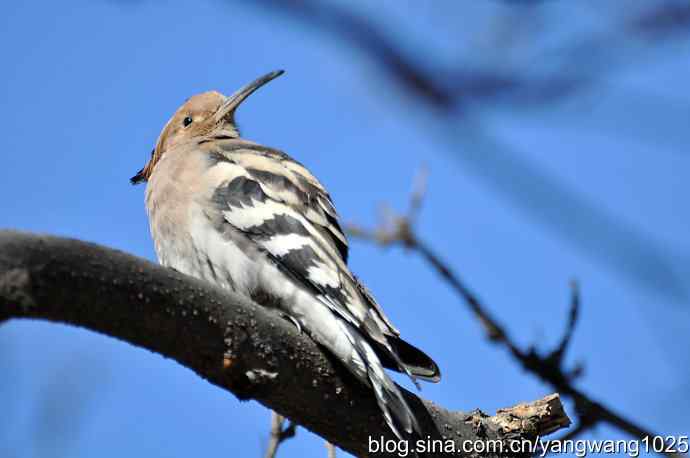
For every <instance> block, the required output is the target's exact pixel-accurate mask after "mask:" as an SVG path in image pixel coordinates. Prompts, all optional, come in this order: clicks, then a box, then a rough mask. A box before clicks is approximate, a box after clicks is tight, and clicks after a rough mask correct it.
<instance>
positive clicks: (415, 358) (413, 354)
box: [376, 336, 441, 383]
mask: <svg viewBox="0 0 690 458" xmlns="http://www.w3.org/2000/svg"><path fill="white" fill-rule="evenodd" d="M386 337H387V339H386V340H387V342H388V346H387V347H384V346H383V345H381V344H378V345H377V346H376V350H377V352H376V353H377V354H378V356H379V358H380V359H381V362H382V363H383V366H384V367H386V368H388V369H392V370H394V371H398V372H406V373H408V374H412V375H413V376H415V377H419V378H420V379H422V380H426V381H427V382H433V383H437V382H438V381H440V380H441V370H440V369H439V367H438V365H437V364H436V362H435V361H434V360H433V359H431V357H430V356H428V355H427V354H426V353H424V352H423V351H422V350H420V349H419V348H417V347H415V346H414V345H411V344H409V343H407V342H405V341H404V340H403V339H401V338H399V337H391V336H386ZM377 343H378V342H377ZM386 350H388V351H386ZM391 352H392V353H393V354H395V356H396V357H395V358H393V357H392V356H390V353H391ZM401 363H402V365H403V366H404V368H401V367H400V365H401Z"/></svg>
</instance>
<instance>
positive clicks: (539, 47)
mask: <svg viewBox="0 0 690 458" xmlns="http://www.w3.org/2000/svg"><path fill="white" fill-rule="evenodd" d="M504 3H506V4H509V5H510V6H511V8H508V9H504V10H502V13H503V15H502V16H499V17H498V18H497V19H496V24H495V26H494V27H492V28H491V29H490V30H487V31H485V35H484V36H483V37H482V38H483V39H484V42H483V43H482V44H478V43H477V44H475V42H474V41H473V42H472V43H470V44H469V46H470V47H472V48H473V49H472V51H470V52H469V53H468V54H469V55H468V56H464V57H461V58H457V59H455V62H453V63H452V64H444V63H441V62H434V60H433V59H431V58H430V57H429V56H430V53H425V54H424V55H413V54H412V53H411V52H409V51H408V50H407V48H406V47H405V46H404V45H402V44H401V43H399V42H398V40H396V39H394V38H392V37H393V36H395V35H396V34H395V33H393V31H391V30H386V29H385V27H383V26H382V25H381V24H380V23H379V22H377V21H376V20H375V19H374V18H372V17H370V16H366V15H364V14H360V13H358V12H356V11H355V9H354V8H352V7H350V6H345V4H342V3H339V2H321V1H315V0H259V1H257V2H253V4H254V5H260V6H263V7H265V8H266V9H267V10H268V11H276V12H280V13H283V14H285V15H287V16H289V17H290V18H291V19H293V20H296V21H300V22H301V23H303V24H305V25H307V26H309V27H312V28H313V29H315V30H318V31H320V32H322V33H324V34H327V35H330V36H331V37H333V38H335V39H339V40H343V41H344V42H345V43H346V44H348V45H350V46H353V47H356V48H357V49H358V50H359V51H360V52H362V53H364V54H365V55H367V56H368V57H369V58H370V60H371V62H372V63H373V64H374V65H375V66H376V67H377V68H378V69H379V71H380V73H381V74H382V75H384V76H385V77H386V78H387V79H388V81H390V82H391V83H392V84H394V85H396V86H397V87H398V88H399V89H400V90H401V92H403V94H404V95H405V96H406V97H407V98H409V99H410V100H412V101H414V102H416V104H417V106H418V107H419V108H420V109H422V108H429V109H431V110H432V112H433V114H434V115H435V116H436V118H437V120H438V121H439V123H438V127H439V128H438V131H437V132H435V134H436V135H431V136H430V140H431V141H435V142H436V141H439V140H440V141H441V143H442V144H444V145H445V147H446V148H447V149H448V150H449V151H450V152H451V154H453V156H454V157H456V158H457V159H458V160H460V161H462V163H463V165H464V166H465V167H466V169H467V170H468V171H469V172H471V173H474V174H475V175H476V176H477V177H478V178H480V179H481V180H482V181H484V182H485V183H486V184H487V185H488V186H489V187H490V188H492V189H493V190H494V191H496V192H498V193H499V194H500V195H501V196H502V197H503V198H504V199H506V200H507V201H508V202H510V203H511V204H513V205H515V206H516V207H517V208H519V209H520V210H522V211H523V212H525V214H527V215H528V216H529V217H531V218H532V219H534V220H535V221H537V222H539V223H541V224H544V225H545V226H546V227H548V228H549V229H550V230H552V231H554V232H555V233H557V234H559V235H560V236H561V237H563V238H564V239H565V240H567V241H569V242H570V243H571V244H573V246H575V247H577V248H578V249H580V250H581V251H582V252H584V253H586V254H587V255H588V256H590V257H591V258H593V259H596V260H597V261H598V262H600V263H602V264H604V265H606V266H608V267H609V268H611V269H613V270H614V271H615V272H617V273H619V274H621V275H622V276H623V277H624V278H627V279H628V280H629V281H630V283H631V284H633V285H636V286H642V287H645V288H647V289H652V290H654V291H655V292H656V293H658V294H661V295H664V296H667V297H668V298H670V299H672V300H674V301H685V300H687V298H688V291H687V285H686V283H685V282H684V281H682V278H681V275H682V274H681V272H682V273H685V272H687V271H688V269H689V266H690V256H689V255H688V254H687V253H682V254H681V255H677V254H675V253H677V250H674V249H673V247H669V246H666V245H665V244H664V243H662V242H659V241H658V240H656V239H655V238H654V237H651V236H650V235H649V234H647V233H645V232H644V231H642V230H640V229H637V228H636V227H635V226H634V225H631V224H630V223H629V222H627V221H625V220H623V218H622V217H620V216H619V215H616V213H615V209H614V210H613V211H611V210H605V209H603V208H602V207H601V205H600V204H599V203H598V202H593V201H591V200H590V199H587V198H585V197H583V196H582V195H580V194H579V193H577V192H575V191H573V190H572V189H571V188H570V187H568V186H566V185H565V184H563V183H561V182H559V181H558V180H555V179H554V178H552V177H551V176H550V175H549V174H548V173H547V172H545V171H543V170H542V169H541V168H540V167H539V166H537V165H536V164H534V163H531V162H530V161H529V160H528V159H526V158H525V157H523V156H524V154H522V153H521V152H520V151H518V150H517V149H515V148H513V147H511V146H509V145H506V144H504V143H503V142H501V141H500V139H499V138H498V137H497V135H496V134H494V133H492V132H490V131H489V130H488V129H487V127H486V126H485V125H484V122H483V119H484V117H485V114H486V112H487V111H490V110H492V109H494V110H495V109H502V108H507V107H509V108H510V109H511V110H513V111H523V112H524V111H527V110H536V109H546V108H550V107H553V106H555V105H558V104H562V103H564V102H566V101H568V100H569V99H571V98H572V97H573V96H575V95H582V93H583V92H584V91H592V90H593V89H596V85H597V84H600V83H601V84H605V80H606V77H607V75H609V74H611V73H612V72H613V71H615V70H618V69H620V67H622V66H625V65H641V64H642V61H643V59H641V56H643V55H644V53H645V51H649V50H650V49H655V48H658V47H660V46H661V45H663V44H666V43H667V42H668V41H670V40H674V39H679V38H687V37H688V36H689V35H690V4H688V3H687V2H679V1H659V2H633V3H636V5H635V6H634V7H632V6H631V7H627V6H626V8H618V7H616V8H609V9H608V10H605V11H603V12H604V13H605V14H603V15H602V14H601V13H602V11H601V10H600V9H599V8H600V5H599V4H596V5H595V4H594V3H591V2H583V5H588V6H584V7H582V8H581V10H584V11H582V14H584V15H585V16H586V15H588V14H596V15H597V20H598V21H600V22H601V23H602V24H600V25H599V27H597V28H595V30H594V31H592V30H589V28H586V27H584V30H577V31H576V32H574V33H571V34H568V35H567V36H566V37H565V38H563V37H559V36H558V35H557V34H556V33H554V30H553V28H554V27H553V26H552V27H551V28H549V27H546V25H545V24H544V23H543V22H542V20H543V16H544V15H545V14H546V13H545V11H542V10H541V8H543V9H546V8H547V7H548V6H550V4H551V3H553V2H551V1H543V2H540V1H528V2H521V1H514V2H511V1H507V2H504ZM444 9H448V10H449V11H448V14H449V15H450V14H453V13H461V12H462V6H461V5H460V4H456V5H455V6H453V5H444ZM458 26H459V27H458V34H457V39H458V40H468V41H469V40H472V38H471V37H470V36H468V35H467V34H464V33H463V30H462V27H461V26H460V24H458ZM397 32H398V35H399V34H400V32H399V31H397ZM407 38H408V40H409V39H412V40H414V37H412V38H409V37H407ZM487 53H490V54H491V56H490V57H489V58H487ZM635 96H637V95H636V94H631V97H635ZM432 133H433V132H432ZM611 135H614V136H615V135H616V132H615V131H614V132H611Z"/></svg>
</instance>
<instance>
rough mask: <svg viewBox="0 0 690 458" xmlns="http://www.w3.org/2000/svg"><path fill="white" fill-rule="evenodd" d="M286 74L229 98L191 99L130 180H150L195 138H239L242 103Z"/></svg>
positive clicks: (216, 95)
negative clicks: (168, 157) (175, 150)
mask: <svg viewBox="0 0 690 458" xmlns="http://www.w3.org/2000/svg"><path fill="white" fill-rule="evenodd" d="M282 74H283V70H277V71H274V72H271V73H268V74H266V75H264V76H262V77H260V78H257V79H256V80H254V81H253V82H251V83H249V84H247V85H246V86H244V87H243V88H242V89H240V90H239V91H237V92H235V93H234V94H232V95H231V96H229V97H226V96H224V95H223V94H221V93H220V92H217V91H209V92H204V93H202V94H197V95H195V96H193V97H190V98H189V99H187V100H186V101H185V103H184V104H182V106H181V107H180V108H178V109H177V111H176V112H175V114H174V115H173V117H172V118H170V120H169V121H168V122H167V123H166V124H165V127H163V130H162V131H161V133H160V135H159V136H158V141H157V142H156V147H155V148H154V149H153V151H152V152H151V159H149V162H148V163H147V164H146V165H145V166H144V168H143V169H141V170H140V171H139V172H137V174H136V175H134V176H133V177H132V178H130V181H131V182H132V184H138V183H141V182H144V181H148V179H149V177H150V176H151V173H152V172H153V169H154V167H155V166H156V164H157V163H158V161H159V160H160V159H161V157H162V156H163V154H165V152H166V151H168V150H170V149H171V148H173V147H175V146H177V145H179V144H182V143H185V142H187V141H189V140H192V139H194V138H198V137H203V136H208V135H223V136H226V137H230V138H236V137H239V135H240V134H239V130H238V129H237V125H236V124H235V111H236V110H237V107H239V106H240V104H242V102H243V101H244V100H245V99H246V98H247V97H249V96H250V95H251V94H252V93H253V92H254V91H256V90H257V89H259V88H260V87H261V86H263V85H264V84H266V83H268V82H269V81H271V80H272V79H274V78H277V77H279V76H280V75H282Z"/></svg>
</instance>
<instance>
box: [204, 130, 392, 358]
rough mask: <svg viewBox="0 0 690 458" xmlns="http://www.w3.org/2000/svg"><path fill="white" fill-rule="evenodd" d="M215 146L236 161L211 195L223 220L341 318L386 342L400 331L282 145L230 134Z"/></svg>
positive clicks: (318, 188)
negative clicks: (355, 270) (355, 269)
mask: <svg viewBox="0 0 690 458" xmlns="http://www.w3.org/2000/svg"><path fill="white" fill-rule="evenodd" d="M213 145H214V146H212V148H214V150H212V151H210V155H211V156H212V157H214V158H215V159H213V160H215V161H221V162H222V161H225V162H228V163H230V164H232V165H234V166H236V167H233V170H234V172H233V173H232V174H231V175H232V176H230V175H229V176H228V177H227V180H226V182H225V184H224V185H223V187H221V188H218V189H217V190H216V194H215V196H214V202H215V204H216V205H219V206H220V207H221V211H222V213H223V217H224V219H225V220H226V221H227V222H228V223H229V224H231V225H232V226H234V227H236V228H237V229H239V230H241V231H243V232H244V233H245V234H246V235H247V236H248V237H249V238H250V239H251V240H252V241H254V242H255V243H256V244H258V245H259V246H260V247H261V248H262V249H263V250H265V251H266V252H267V253H268V254H269V255H270V256H271V257H272V258H273V259H274V260H275V261H276V262H277V264H278V265H279V267H280V268H281V269H282V270H283V271H284V272H286V273H287V274H289V276H290V277H291V278H293V280H294V281H296V282H297V283H298V284H300V285H301V286H302V287H304V288H306V289H307V290H310V291H312V292H313V293H314V294H315V295H317V296H318V297H319V299H321V300H322V302H324V303H325V304H326V305H328V307H330V308H331V309H332V310H333V311H334V312H335V313H337V314H338V315H339V316H340V317H342V318H344V319H346V320H347V321H348V322H350V323H351V324H353V325H354V326H356V327H357V328H359V329H361V330H363V331H364V332H365V334H366V335H368V336H369V337H370V338H372V339H374V340H375V341H377V342H379V343H380V344H382V345H384V346H386V347H388V342H387V339H386V337H385V335H389V336H397V335H398V334H399V333H398V331H397V330H396V329H395V328H394V327H393V326H392V324H390V321H389V320H388V319H387V318H386V317H385V315H384V314H383V311H382V310H381V308H380V307H379V306H378V304H376V302H375V301H374V300H373V298H372V297H371V296H370V295H369V293H368V292H367V291H366V290H365V289H364V287H363V286H362V285H361V284H360V283H359V281H357V279H356V278H355V277H354V276H353V275H352V273H350V270H349V269H348V267H347V264H346V259H347V239H346V238H345V235H344V233H343V231H342V229H341V227H340V224H339V223H338V215H337V213H336V210H335V208H334V206H333V203H332V201H331V199H330V197H329V196H328V193H327V192H326V191H325V189H324V188H323V186H322V185H321V183H319V181H318V180H317V179H316V178H315V177H314V176H313V175H312V174H311V173H310V172H309V171H308V170H307V169H306V168H305V167H304V166H302V165H301V164H299V163H297V162H296V161H294V160H292V159H291V158H290V157H289V156H287V155H286V154H284V153H282V152H280V151H277V150H272V149H270V148H266V147H263V146H259V145H255V144H253V143H248V142H243V141H242V142H239V141H236V140H235V141H224V142H223V141H221V142H213ZM210 148H211V147H210ZM214 155H215V156H214Z"/></svg>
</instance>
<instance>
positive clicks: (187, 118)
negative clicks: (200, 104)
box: [182, 116, 192, 127]
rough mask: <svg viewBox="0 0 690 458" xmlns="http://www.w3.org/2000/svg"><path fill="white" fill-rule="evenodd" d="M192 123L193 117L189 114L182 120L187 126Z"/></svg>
mask: <svg viewBox="0 0 690 458" xmlns="http://www.w3.org/2000/svg"><path fill="white" fill-rule="evenodd" d="M191 123H192V117H191V116H187V117H186V118H184V120H182V124H183V125H184V126H185V127H187V126H188V125H190V124H191Z"/></svg>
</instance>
